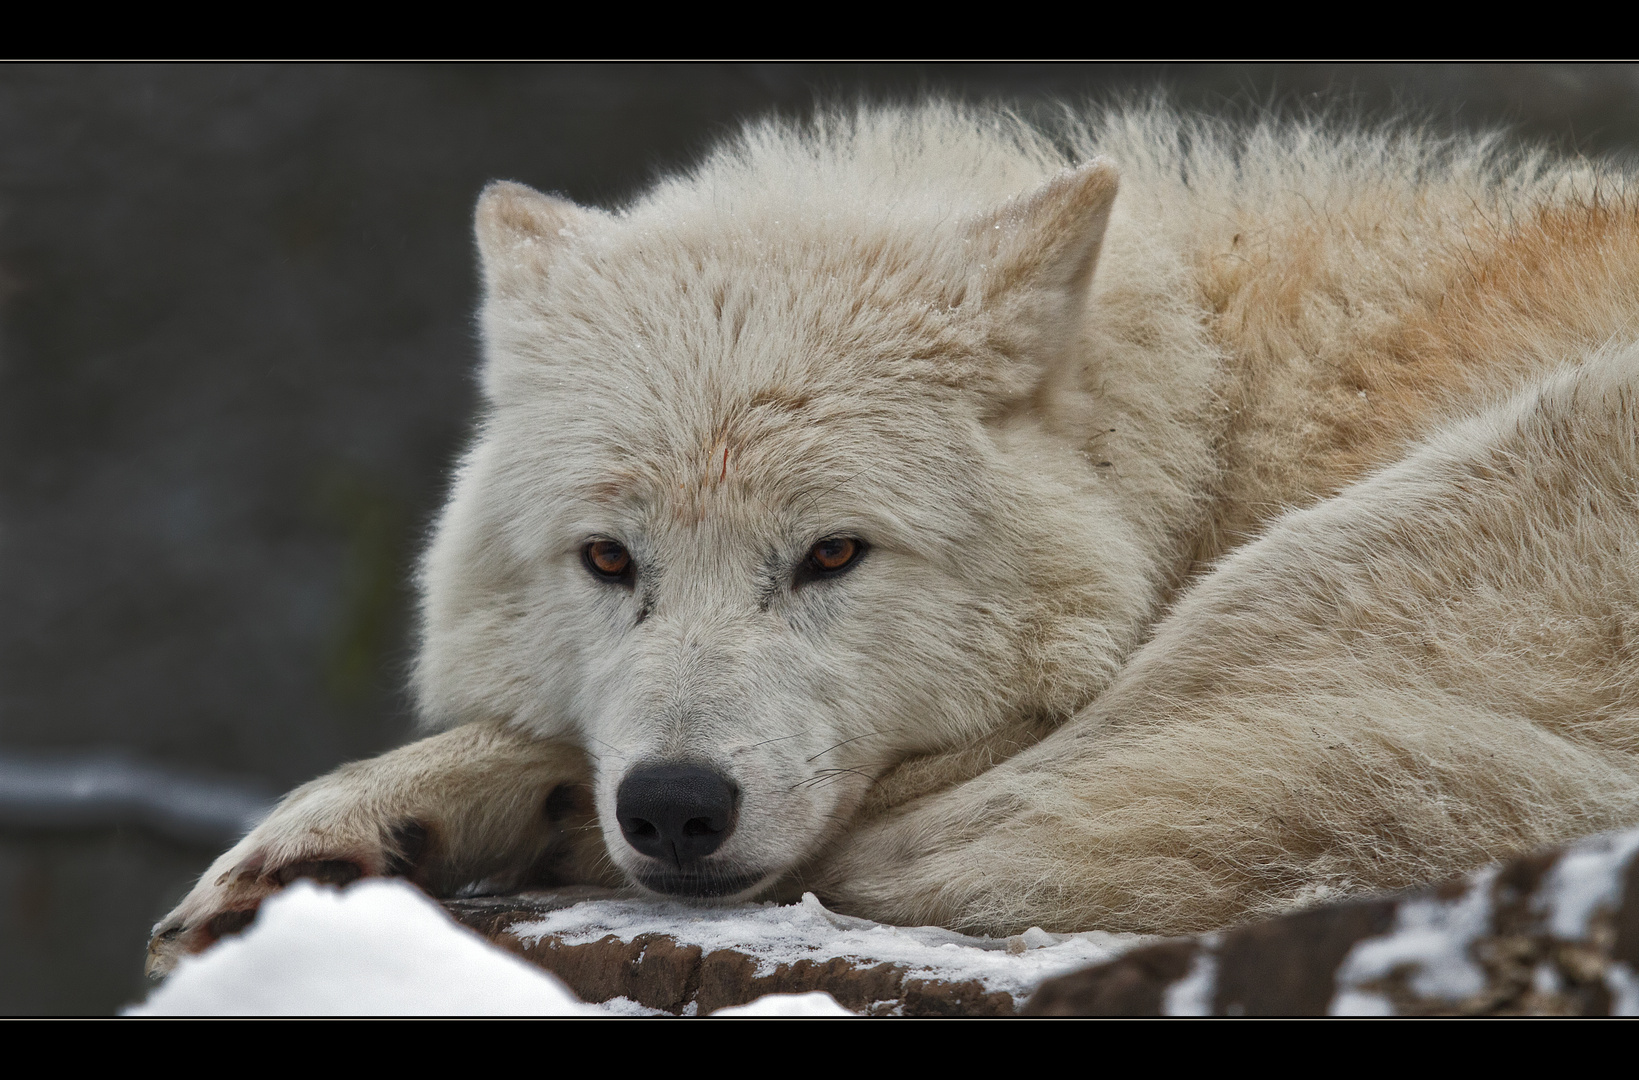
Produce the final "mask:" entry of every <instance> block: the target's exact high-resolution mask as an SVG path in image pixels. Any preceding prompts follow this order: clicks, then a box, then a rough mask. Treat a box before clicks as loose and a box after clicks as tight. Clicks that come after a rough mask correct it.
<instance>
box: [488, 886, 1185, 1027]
mask: <svg viewBox="0 0 1639 1080" xmlns="http://www.w3.org/2000/svg"><path fill="white" fill-rule="evenodd" d="M508 931H509V932H510V933H511V934H513V935H514V936H516V937H517V938H519V939H520V940H522V941H525V942H535V941H539V940H540V939H541V938H544V937H548V936H552V937H557V938H558V939H560V940H561V941H563V942H564V943H565V944H568V945H581V944H586V943H589V942H594V941H598V940H600V939H602V938H604V937H608V936H610V935H613V936H614V937H616V938H618V939H619V940H621V941H631V940H632V939H633V938H635V937H638V936H639V935H641V934H664V935H666V936H667V937H670V938H672V939H673V940H674V941H677V942H678V943H679V944H683V945H697V946H699V947H700V949H701V950H702V951H704V952H713V951H716V950H719V949H732V950H734V951H735V952H738V953H742V954H744V955H746V956H749V957H751V958H752V959H753V960H754V961H756V963H757V974H758V975H768V974H771V973H772V972H773V971H774V970H775V969H776V968H777V967H779V966H780V965H782V964H794V963H796V962H797V961H799V960H811V961H824V960H829V959H831V958H833V957H846V958H848V959H850V960H853V961H856V962H859V963H863V964H865V965H866V966H870V965H874V964H882V963H889V964H901V965H904V966H905V967H907V968H910V969H911V970H913V971H915V972H917V973H918V974H919V976H920V977H922V978H930V979H939V980H942V981H948V982H966V981H968V980H978V981H979V982H981V983H983V984H984V986H985V987H986V988H987V989H988V990H990V991H998V990H1001V991H1006V992H1008V993H1010V994H1012V995H1013V998H1014V1000H1015V1001H1017V1002H1018V1003H1020V1004H1021V1005H1022V1004H1023V1002H1024V999H1025V998H1027V997H1028V996H1029V994H1030V992H1031V991H1032V990H1034V989H1035V988H1036V986H1038V985H1039V984H1040V983H1041V982H1042V980H1044V979H1047V978H1050V977H1052V976H1054V975H1061V974H1064V973H1065V972H1068V971H1074V970H1076V969H1077V968H1083V967H1087V966H1089V965H1092V964H1100V963H1103V962H1104V961H1106V960H1110V959H1113V958H1115V957H1116V956H1119V955H1120V954H1122V953H1123V952H1126V951H1127V950H1128V949H1131V948H1133V947H1134V946H1136V945H1139V944H1143V943H1144V942H1147V941H1150V940H1153V939H1151V938H1148V937H1145V936H1143V935H1140V934H1111V933H1105V932H1103V931H1091V932H1088V933H1083V934H1049V933H1048V932H1046V931H1045V930H1041V929H1040V928H1037V927H1032V928H1031V929H1030V930H1027V931H1025V933H1023V934H1019V935H1015V936H1014V937H1013V938H980V937H970V936H968V935H966V934H959V933H957V932H955V931H954V930H946V929H944V928H942V927H938V926H918V927H904V926H886V925H883V924H881V923H876V922H872V921H871V920H869V919H860V918H855V917H853V916H850V915H841V914H838V913H837V912H834V911H831V910H829V909H828V908H826V907H825V905H823V904H821V903H820V902H819V900H818V899H817V898H816V897H815V896H814V894H813V893H805V894H804V895H803V898H802V901H801V902H800V903H797V904H787V905H779V904H773V903H764V904H738V905H733V906H725V907H692V906H689V905H686V904H681V903H669V902H665V901H651V900H635V899H634V900H624V899H621V900H589V901H585V902H583V903H579V904H576V905H574V906H573V907H568V908H563V909H561V910H558V911H553V912H548V913H547V914H546V915H544V916H543V917H542V918H540V919H536V920H528V921H524V922H518V923H514V924H513V925H512V926H510V927H509V928H508ZM1020 945H1022V946H1024V947H1023V948H1019V946H1020Z"/></svg>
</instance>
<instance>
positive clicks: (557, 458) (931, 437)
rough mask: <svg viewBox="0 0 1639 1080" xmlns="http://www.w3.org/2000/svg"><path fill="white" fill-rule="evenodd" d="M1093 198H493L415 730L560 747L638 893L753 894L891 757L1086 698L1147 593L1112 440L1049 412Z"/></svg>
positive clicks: (1085, 261) (427, 605) (741, 193)
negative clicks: (590, 787)
mask: <svg viewBox="0 0 1639 1080" xmlns="http://www.w3.org/2000/svg"><path fill="white" fill-rule="evenodd" d="M1115 186H1116V185H1115V176H1114V173H1113V170H1111V169H1110V168H1109V167H1108V166H1106V165H1103V164H1100V163H1094V164H1092V165H1088V166H1083V167H1082V168H1080V169H1079V170H1071V171H1067V172H1065V173H1062V174H1060V175H1059V176H1057V177H1054V178H1051V179H1049V180H1048V181H1047V182H1046V183H1045V184H1040V185H1037V189H1036V190H1035V191H1034V192H1025V193H1024V195H1023V196H1022V197H1019V198H1015V199H1012V200H993V201H992V202H989V203H985V202H983V201H981V200H980V199H979V198H978V197H977V196H976V197H975V205H968V206H960V205H958V206H952V205H950V204H949V203H948V201H947V202H945V203H940V202H939V201H937V200H934V199H931V198H930V199H926V200H923V201H922V202H918V201H917V200H916V199H915V198H909V199H908V202H909V205H907V200H906V199H901V200H900V201H899V202H897V203H896V204H893V205H887V206H878V205H872V204H870V203H869V202H868V201H865V202H862V201H861V200H860V199H859V198H858V197H857V193H853V192H847V191H842V192H838V191H829V192H827V193H826V197H824V198H819V197H813V196H814V193H812V192H809V193H807V194H808V196H809V197H806V198H805V197H804V191H803V190H802V186H801V185H792V187H793V188H795V189H796V190H795V191H794V192H793V191H789V190H788V191H786V192H784V193H782V194H783V198H781V199H778V200H776V199H775V198H774V197H773V196H772V195H770V194H768V193H766V192H746V191H745V190H743V189H739V190H736V189H733V188H732V185H726V184H724V183H719V184H717V185H715V186H714V185H713V183H712V182H711V178H710V177H709V176H707V177H704V178H702V179H699V180H697V182H696V183H695V184H694V185H692V186H688V187H684V188H681V189H679V190H675V191H672V192H671V193H670V197H666V194H667V193H666V192H661V193H660V194H659V195H657V196H655V197H653V198H652V199H651V202H650V203H648V204H640V205H639V206H637V207H634V208H632V209H631V210H629V211H627V212H626V213H624V214H622V215H619V216H615V215H608V214H604V213H601V212H598V211H590V210H584V209H581V208H578V207H575V206H573V205H571V204H568V203H566V202H564V201H562V200H559V199H555V198H551V197H548V196H544V195H541V194H538V193H536V192H534V191H531V190H529V189H527V188H523V187H520V186H518V185H512V184H496V185H492V186H491V188H490V189H489V190H488V191H487V192H486V193H485V195H484V197H483V199H482V201H481V203H480V206H479V211H478V226H477V232H478V239H479V247H480V252H481V256H482V261H483V266H484V272H485V284H486V286H487V297H486V302H485V307H484V314H483V331H484V339H485V348H486V365H485V368H484V377H483V386H484V393H485V398H486V402H487V406H488V409H487V414H486V416H485V417H484V419H483V421H482V426H481V430H480V433H479V436H478V439H477V441H476V444H475V446H474V448H473V449H472V450H471V452H470V453H469V455H468V456H467V458H466V460H465V462H464V464H463V465H462V466H461V469H460V471H459V473H458V476H457V480H456V484H455V490H454V494H453V497H452V500H451V502H450V504H449V506H448V508H447V510H446V511H445V514H444V516H443V518H442V520H441V522H440V524H439V526H438V530H437V534H436V537H435V541H434V543H433V545H432V547H431V550H430V552H429V554H428V556H427V559H426V561H425V564H424V567H423V572H422V578H421V580H422V586H423V590H424V596H425V602H424V608H423V614H424V622H423V648H422V652H421V657H420V663H419V667H418V671H417V680H416V681H417V688H418V690H419V693H420V697H421V701H422V705H423V708H424V710H425V714H426V715H427V716H428V717H429V719H430V720H431V721H432V722H433V723H434V724H439V725H443V724H453V723H460V722H464V721H467V720H471V719H476V718H502V719H505V720H507V721H509V722H511V723H513V724H515V725H519V726H521V727H523V728H525V729H527V730H529V731H531V732H533V733H535V734H538V735H540V736H543V737H548V738H558V739H566V740H570V741H573V742H575V743H576V744H578V745H579V746H581V747H582V748H584V750H585V751H586V753H587V755H588V757H589V759H590V760H591V761H592V762H594V769H595V782H594V791H595V801H596V806H597V810H598V815H599V819H600V822H601V825H602V829H603V834H604V837H605V839H606V842H607V844H608V847H609V852H610V855H611V856H612V858H613V860H614V862H615V863H616V864H617V865H618V866H619V867H620V868H621V870H622V871H623V872H624V873H625V874H626V875H627V876H628V877H629V878H630V879H631V880H633V881H635V882H638V883H640V884H642V885H644V886H646V887H648V888H650V889H653V890H655V891H658V892H662V893H669V894H684V895H693V896H745V895H750V894H752V893H754V892H755V891H756V890H757V889H759V888H761V887H763V886H765V885H766V884H768V883H769V882H771V881H773V880H774V879H775V878H777V877H779V876H780V875H782V874H784V873H787V872H789V871H792V870H793V869H794V868H797V867H800V865H801V863H802V862H803V861H804V860H805V859H806V858H808V857H810V856H812V855H814V854H815V853H816V852H818V851H819V850H821V849H822V848H823V847H824V845H825V843H826V841H827V839H828V838H829V837H831V836H832V835H834V834H835V833H836V832H838V831H839V830H840V828H841V827H842V826H843V825H845V824H846V822H847V821H848V819H849V818H850V816H851V815H852V814H853V813H854V811H855V810H856V808H857V807H858V805H859V803H860V800H861V799H862V797H863V796H864V795H865V793H866V792H867V791H868V789H869V788H870V786H871V785H872V783H873V782H874V781H875V780H876V778H877V777H878V776H880V775H881V774H882V773H883V772H884V771H885V770H886V769H888V768H889V767H890V766H892V765H893V764H894V763H896V762H899V761H901V760H903V759H905V758H907V757H910V756H913V755H918V754H926V753H932V752H936V751H939V750H943V749H946V748H950V747H953V746H958V745H961V744H962V743H963V742H964V741H966V740H970V739H973V738H976V737H977V736H979V735H981V734H982V733H984V732H986V731H988V730H991V729H994V728H995V727H996V726H997V725H998V723H1000V722H1004V721H1006V720H1008V719H1010V718H1014V717H1018V716H1023V715H1029V714H1033V713H1042V712H1052V713H1055V714H1066V713H1068V712H1069V711H1070V710H1071V709H1073V708H1075V707H1076V706H1078V705H1079V704H1081V703H1083V702H1084V701H1085V700H1086V699H1087V698H1088V697H1089V696H1090V695H1091V694H1092V693H1093V692H1095V691H1096V689H1097V688H1098V687H1099V686H1100V685H1101V684H1102V681H1104V680H1106V679H1107V678H1108V673H1109V672H1110V671H1112V670H1113V668H1114V667H1115V665H1116V663H1117V662H1118V660H1119V656H1120V654H1121V652H1122V651H1123V650H1124V649H1125V648H1126V647H1127V646H1128V643H1129V641H1130V638H1131V634H1132V632H1133V631H1132V628H1133V627H1136V625H1137V624H1138V623H1139V622H1140V621H1141V619H1142V618H1143V617H1144V613H1145V611H1146V610H1147V609H1148V605H1149V604H1150V603H1151V602H1152V600H1151V598H1152V596H1153V595H1154V592H1155V588H1154V581H1155V578H1156V576H1157V573H1158V572H1159V571H1158V570H1157V567H1156V566H1155V565H1153V563H1154V559H1153V558H1152V557H1151V555H1150V552H1149V551H1148V550H1147V547H1146V543H1145V541H1144V539H1143V536H1142V530H1141V529H1135V528H1134V527H1133V526H1132V525H1131V524H1130V523H1128V521H1127V517H1128V516H1129V515H1127V514H1125V513H1124V512H1123V511H1122V508H1121V506H1120V505H1119V496H1112V494H1111V493H1110V491H1109V490H1108V489H1107V486H1106V484H1107V481H1106V479H1105V477H1104V476H1102V475H1101V473H1100V468H1101V463H1100V462H1099V461H1098V460H1096V458H1095V455H1092V454H1089V453H1086V452H1084V449H1085V447H1087V446H1088V445H1089V442H1090V440H1094V439H1095V436H1098V435H1100V434H1107V433H1100V432H1097V431H1095V430H1093V429H1095V428H1097V427H1099V426H1100V425H1102V424H1105V423H1107V422H1108V419H1109V417H1108V416H1106V415H1103V414H1101V413H1099V412H1098V410H1097V409H1087V408H1085V407H1083V408H1082V410H1081V412H1079V413H1075V412H1073V411H1072V412H1067V411H1065V410H1064V409H1058V410H1056V411H1055V409H1054V408H1052V407H1050V406H1044V405H1043V403H1042V401H1043V397H1044V394H1043V390H1042V388H1043V386H1044V385H1045V384H1046V383H1047V382H1049V381H1050V380H1052V379H1054V378H1060V379H1062V378H1063V377H1064V375H1063V369H1064V368H1065V366H1066V361H1065V358H1066V357H1067V356H1068V355H1070V354H1072V353H1075V352H1077V349H1076V346H1078V345H1080V344H1081V337H1082V335H1083V332H1084V323H1085V322H1086V316H1087V309H1088V296H1089V290H1088V284H1089V281H1090V279H1091V277H1092V272H1093V266H1094V262H1095V260H1096V258H1097V254H1098V250H1099V246H1100V242H1101V240H1102V238H1103V235H1104V232H1105V228H1106V223H1107V221H1108V218H1109V214H1110V209H1111V205H1112V202H1113V200H1114V196H1115ZM725 187H727V188H728V190H725ZM793 194H794V195H795V196H796V197H795V198H793V197H792V196H793ZM982 194H983V193H981V195H982ZM731 196H732V198H731ZM1064 396H1065V395H1063V394H1060V395H1058V397H1061V398H1062V397H1064ZM1102 467H1103V468H1105V469H1107V468H1109V467H1110V462H1109V461H1103V462H1102ZM1064 673H1069V674H1068V675H1066V674H1064Z"/></svg>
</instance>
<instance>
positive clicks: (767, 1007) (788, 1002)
mask: <svg viewBox="0 0 1639 1080" xmlns="http://www.w3.org/2000/svg"><path fill="white" fill-rule="evenodd" d="M711 1015H712V1016H854V1015H855V1014H854V1013H851V1012H849V1011H848V1010H847V1009H844V1008H843V1007H842V1006H841V1005H839V1004H838V1003H837V999H836V998H834V997H832V996H831V995H830V994H827V993H826V992H825V991H823V990H815V991H813V992H811V993H807V994H765V995H763V996H762V997H760V998H758V999H757V1000H756V1001H753V1002H752V1003H751V1004H749V1005H731V1006H729V1007H728V1008H726V1009H718V1010H717V1011H716V1012H714V1013H712V1014H711Z"/></svg>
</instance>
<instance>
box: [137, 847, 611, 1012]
mask: <svg viewBox="0 0 1639 1080" xmlns="http://www.w3.org/2000/svg"><path fill="white" fill-rule="evenodd" d="M615 1011H618V1010H603V1009H598V1008H595V1007H593V1006H589V1005H585V1004H583V1003H582V1002H580V1001H579V1000H578V999H577V998H576V997H575V996H574V994H572V993H570V991H569V988H568V987H566V986H565V985H564V984H563V983H562V982H560V981H559V980H558V979H556V978H554V977H553V976H552V975H549V974H547V973H546V972H544V971H542V970H541V969H539V968H537V967H535V966H534V965H532V964H529V963H527V962H525V961H523V960H520V959H518V958H517V957H515V956H512V955H511V954H509V953H506V952H503V951H502V950H500V949H498V948H496V947H495V946H493V945H491V944H490V943H489V942H487V941H485V940H484V939H483V938H481V937H479V936H478V935H477V934H475V933H473V932H472V931H470V930H468V929H466V928H465V927H462V926H460V925H458V924H457V923H456V922H455V921H454V920H453V919H451V918H450V917H449V916H448V915H446V914H445V913H444V910H443V908H441V907H439V906H438V905H437V904H436V903H434V902H433V901H432V900H429V899H428V898H427V897H426V896H425V895H424V894H422V893H421V892H419V891H417V890H416V889H414V888H412V887H410V886H409V885H405V884H403V883H402V882H397V881H390V880H383V879H380V878H377V879H371V880H366V881H361V882H358V883H357V884H355V885H353V886H351V887H350V888H348V889H346V890H345V891H339V890H336V889H333V888H328V887H323V886H316V885H314V884H312V883H311V882H307V881H298V882H296V883H295V884H293V885H291V886H290V888H288V889H286V890H284V891H283V892H281V893H279V894H278V895H277V896H274V897H271V898H270V899H268V901H267V902H266V903H264V904H263V905H262V909H261V911H260V912H259V913H258V914H257V916H256V921H255V922H253V923H252V924H251V925H250V926H249V927H247V928H246V929H245V931H244V933H242V934H240V935H238V936H236V937H230V938H225V939H223V940H222V941H220V942H218V943H217V944H216V945H215V946H213V947H212V948H210V949H208V950H207V951H206V952H204V953H203V954H201V955H199V956H193V957H187V958H185V959H183V960H182V962H181V963H180V964H178V965H177V968H176V971H174V972H173V973H172V974H171V976H170V978H169V979H167V980H166V981H165V983H164V984H163V985H161V986H160V987H159V988H158V989H157V990H155V991H154V992H153V993H152V994H150V995H149V997H148V1000H147V1001H145V1002H143V1003H142V1004H141V1005H136V1006H133V1007H131V1008H129V1009H127V1010H125V1015H127V1016H585V1015H609V1014H610V1013H611V1012H615Z"/></svg>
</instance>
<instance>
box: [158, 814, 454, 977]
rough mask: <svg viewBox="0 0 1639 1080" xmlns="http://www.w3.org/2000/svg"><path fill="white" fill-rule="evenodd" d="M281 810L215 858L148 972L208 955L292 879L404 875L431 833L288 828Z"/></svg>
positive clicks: (162, 931)
mask: <svg viewBox="0 0 1639 1080" xmlns="http://www.w3.org/2000/svg"><path fill="white" fill-rule="evenodd" d="M279 817H280V815H279V814H278V813H275V815H274V818H273V819H270V820H269V821H267V822H265V823H263V824H262V825H261V826H259V827H258V828H257V829H255V830H254V831H253V832H252V833H251V834H250V835H249V836H247V837H246V838H245V839H244V840H242V841H240V842H239V843H238V844H237V845H235V846H234V847H233V848H232V849H231V850H229V851H228V852H227V853H226V854H225V855H223V856H222V857H221V858H219V859H217V860H216V862H214V863H213V864H211V868H210V869H209V870H207V871H206V872H205V873H204V875H203V876H202V877H201V878H200V879H199V883H198V884H197V885H195V886H194V888H193V889H192V891H190V892H189V893H188V895H187V896H186V897H184V898H183V900H182V902H181V903H180V904H178V905H177V906H176V909H175V910H173V911H172V912H171V913H170V914H169V915H167V916H166V917H165V918H164V919H162V920H161V921H160V922H159V924H158V925H157V926H155V927H154V933H153V937H152V938H151V939H150V940H149V942H148V962H147V965H146V966H147V972H148V974H149V975H150V976H155V977H157V976H161V975H164V974H166V973H167V972H169V971H170V970H171V969H172V968H173V967H175V966H176V963H177V961H178V960H179V959H181V958H182V957H183V956H186V955H189V954H192V953H197V952H202V951H204V950H205V949H207V948H209V947H210V946H211V945H214V944H215V943H216V942H217V941H219V940H221V939H222V938H224V937H228V936H231V935H233V934H237V933H239V932H240V931H241V930H243V929H244V928H245V927H247V926H249V925H250V924H251V922H253V921H254V920H255V918H256V912H257V910H258V909H259V908H260V907H261V905H262V901H263V900H266V899H267V898H268V897H269V896H272V895H273V894H274V893H276V892H278V891H279V890H280V889H283V888H284V887H285V886H287V885H289V884H290V883H291V882H293V881H298V880H302V879H306V880H309V881H316V882H318V883H320V884H323V885H347V884H350V883H351V882H354V881H357V880H358V879H359V878H361V877H383V876H402V875H405V874H409V873H411V872H412V871H413V869H414V867H415V864H416V861H417V859H418V858H419V856H420V853H421V851H422V849H423V848H425V846H426V840H427V830H426V828H425V827H423V826H422V825H420V824H419V823H415V822H408V823H403V824H400V825H398V826H397V827H394V828H391V829H386V830H378V831H377V832H376V835H374V836H371V835H368V832H369V830H367V829H360V830H358V832H359V833H360V835H356V836H353V837H346V838H344V837H341V836H339V835H338V833H339V831H340V830H338V829H337V828H335V827H334V825H333V824H332V826H331V827H329V828H296V829H292V828H290V827H289V826H288V825H282V823H281V822H280V821H279V820H278V818H279Z"/></svg>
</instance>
